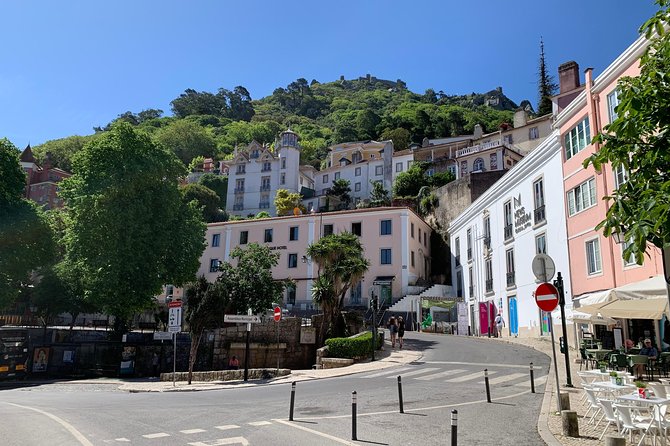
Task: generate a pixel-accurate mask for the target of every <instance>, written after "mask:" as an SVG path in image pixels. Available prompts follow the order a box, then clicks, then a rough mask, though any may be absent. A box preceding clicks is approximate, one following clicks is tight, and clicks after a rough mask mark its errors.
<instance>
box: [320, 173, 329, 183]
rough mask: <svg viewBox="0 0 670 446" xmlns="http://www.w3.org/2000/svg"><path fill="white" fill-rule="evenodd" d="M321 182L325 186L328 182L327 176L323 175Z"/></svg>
mask: <svg viewBox="0 0 670 446" xmlns="http://www.w3.org/2000/svg"><path fill="white" fill-rule="evenodd" d="M321 182H322V183H323V184H326V183H327V182H328V174H325V175H324V176H323V177H322V178H321Z"/></svg>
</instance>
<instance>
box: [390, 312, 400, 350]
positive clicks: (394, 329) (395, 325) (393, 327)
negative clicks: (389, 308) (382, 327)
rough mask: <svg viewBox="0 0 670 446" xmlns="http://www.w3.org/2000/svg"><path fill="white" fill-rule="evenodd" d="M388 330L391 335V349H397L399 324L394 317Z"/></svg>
mask: <svg viewBox="0 0 670 446" xmlns="http://www.w3.org/2000/svg"><path fill="white" fill-rule="evenodd" d="M388 329H389V332H390V333H391V348H395V341H396V338H397V336H398V322H397V321H396V319H395V317H393V316H391V318H390V319H389V323H388Z"/></svg>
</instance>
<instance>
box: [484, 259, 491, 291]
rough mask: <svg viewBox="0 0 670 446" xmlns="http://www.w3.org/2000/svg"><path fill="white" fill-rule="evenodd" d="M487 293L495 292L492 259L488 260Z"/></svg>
mask: <svg viewBox="0 0 670 446" xmlns="http://www.w3.org/2000/svg"><path fill="white" fill-rule="evenodd" d="M485 289H486V292H487V293H490V292H492V291H493V262H492V261H491V259H486V288H485Z"/></svg>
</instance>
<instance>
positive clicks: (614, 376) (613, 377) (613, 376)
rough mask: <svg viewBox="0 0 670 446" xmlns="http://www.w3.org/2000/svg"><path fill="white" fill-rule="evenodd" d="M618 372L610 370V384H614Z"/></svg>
mask: <svg viewBox="0 0 670 446" xmlns="http://www.w3.org/2000/svg"><path fill="white" fill-rule="evenodd" d="M617 376H619V375H618V373H617V372H615V371H611V372H610V381H612V384H616V379H617Z"/></svg>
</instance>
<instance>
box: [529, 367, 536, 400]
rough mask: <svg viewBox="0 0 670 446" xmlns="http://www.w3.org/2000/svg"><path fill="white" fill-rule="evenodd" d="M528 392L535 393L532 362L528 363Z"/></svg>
mask: <svg viewBox="0 0 670 446" xmlns="http://www.w3.org/2000/svg"><path fill="white" fill-rule="evenodd" d="M530 393H535V378H533V363H532V362H531V363H530Z"/></svg>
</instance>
